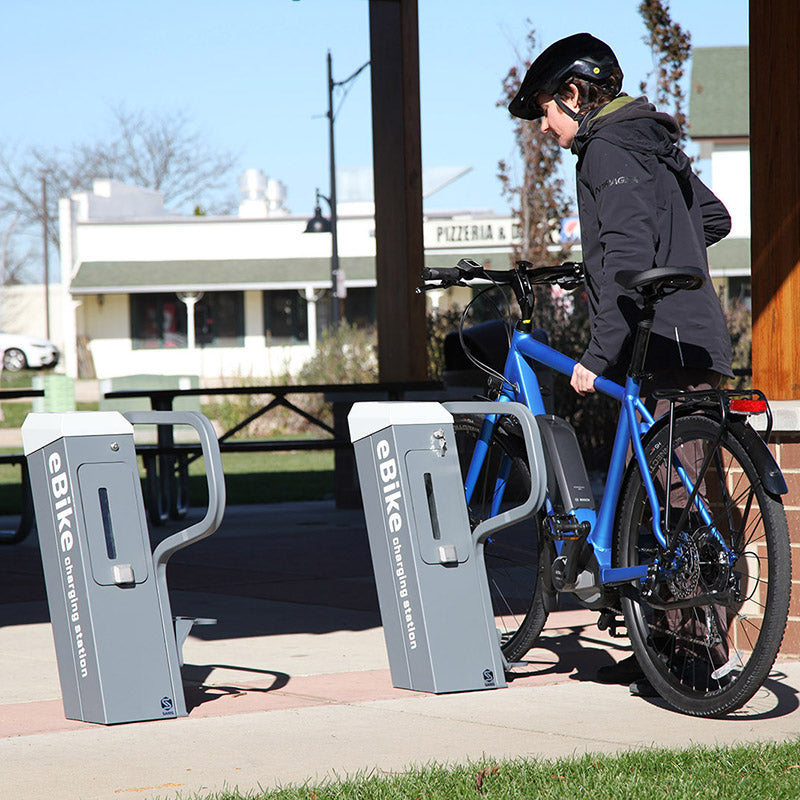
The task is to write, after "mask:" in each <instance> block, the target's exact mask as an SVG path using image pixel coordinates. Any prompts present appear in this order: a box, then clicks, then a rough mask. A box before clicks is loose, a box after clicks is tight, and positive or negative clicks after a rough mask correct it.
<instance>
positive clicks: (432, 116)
mask: <svg viewBox="0 0 800 800" xmlns="http://www.w3.org/2000/svg"><path fill="white" fill-rule="evenodd" d="M637 6H638V0H606V2H604V3H597V2H588V0H571V1H570V2H569V3H555V2H542V1H541V0H524V2H523V0H419V15H420V24H419V27H420V76H421V77H420V83H421V89H420V91H421V120H422V147H423V150H422V157H423V166H425V167H428V166H430V167H435V166H470V167H472V171H471V172H470V173H469V174H468V175H466V176H465V177H464V178H461V179H460V180H459V181H457V182H456V183H454V184H452V185H451V186H450V187H448V188H447V189H444V190H442V191H441V192H439V193H438V194H436V195H434V196H433V197H432V198H431V199H430V201H429V202H428V207H429V208H437V209H445V208H446V209H476V208H485V209H492V210H495V211H498V212H503V211H505V210H506V208H507V204H506V203H505V201H504V200H503V199H502V197H501V196H500V184H499V181H498V180H497V178H496V171H497V162H498V160H499V159H509V158H511V157H513V153H514V146H513V140H512V136H511V123H510V118H509V116H508V113H507V111H506V110H505V109H503V108H497V107H496V106H495V102H496V100H497V99H498V97H499V96H500V92H501V82H502V79H503V77H504V75H505V74H506V72H507V71H508V68H509V67H510V66H511V65H512V64H513V63H515V62H516V61H517V60H518V59H517V56H518V54H520V53H522V52H523V51H524V43H525V36H526V33H527V31H528V29H529V24H528V23H527V22H526V20H528V19H530V20H531V22H532V24H533V27H535V29H536V31H537V33H538V35H539V40H540V42H541V43H542V44H545V45H546V44H549V43H550V42H551V41H553V40H555V39H558V38H561V37H563V36H567V35H569V34H571V33H575V32H578V31H583V30H587V31H590V32H592V33H594V34H595V35H597V36H599V37H600V38H602V39H604V40H605V41H607V42H608V43H609V44H610V45H611V46H612V47H613V48H614V49H615V51H616V52H617V55H618V57H619V59H620V62H621V63H622V67H623V70H624V71H625V75H626V83H625V87H624V88H626V89H627V90H628V91H629V92H630V93H632V94H638V84H639V81H640V79H641V78H643V77H644V76H645V75H646V73H647V72H648V71H649V70H650V69H651V68H652V63H651V59H650V54H649V51H648V50H647V48H646V46H645V45H644V43H643V42H642V36H643V34H644V26H643V23H642V21H641V18H640V16H639V15H638V13H637V10H636V9H637ZM0 9H2V11H1V12H0V20H1V21H2V26H3V29H4V31H5V33H6V35H5V36H4V43H3V47H2V48H0V74H2V75H3V82H4V91H3V100H4V109H3V122H2V125H1V126H0V141H2V142H3V143H5V144H9V143H10V144H12V145H16V146H17V147H18V148H22V149H24V148H26V147H28V146H30V145H37V146H41V147H47V148H52V147H58V146H67V145H69V144H71V143H74V142H82V141H91V140H95V139H97V138H99V137H102V136H103V135H104V134H105V133H107V132H109V131H110V129H111V128H110V110H109V109H110V108H111V107H112V106H116V105H119V104H124V105H125V106H126V107H127V108H128V109H130V110H139V109H142V110H145V111H147V110H151V109H152V110H155V111H158V112H164V111H169V110H174V109H179V110H182V111H184V112H185V113H186V114H187V115H188V117H189V118H190V119H191V120H192V121H193V122H194V123H195V124H196V126H197V127H198V128H199V129H200V130H201V131H202V132H203V133H204V135H205V137H206V139H207V140H208V142H209V144H210V145H212V146H214V147H218V148H220V149H221V150H227V151H231V152H233V153H234V154H237V156H238V160H237V163H238V167H239V168H241V169H242V170H243V169H246V168H248V167H257V168H259V169H261V170H263V171H264V172H265V173H266V174H267V175H269V176H270V177H272V178H276V179H278V180H280V181H282V182H283V183H284V184H286V187H287V190H288V206H289V208H290V209H291V211H293V212H295V213H310V212H311V210H312V208H313V204H314V189H315V187H316V186H319V187H320V189H321V190H322V191H323V193H327V191H328V189H329V186H328V150H327V141H328V139H327V135H328V134H327V124H326V120H325V119H324V116H323V115H324V113H325V111H326V109H327V86H326V65H325V58H326V53H327V51H328V49H330V50H331V52H332V54H333V64H334V78H335V79H336V80H342V79H344V78H346V77H347V76H349V75H350V74H351V73H352V72H354V71H355V70H356V69H357V68H358V67H359V66H360V65H361V64H363V63H364V62H365V61H366V60H368V58H369V32H368V3H367V2H366V0H227V2H225V3H222V2H219V0H214V1H213V2H212V1H211V0H166V1H165V0H137V2H130V0H129V1H128V2H123V1H122V0H111V1H109V0H102V1H100V0H73V2H70V3H65V2H63V0H27V1H26V2H21V1H20V0H0ZM670 9H671V13H672V17H673V19H674V20H676V21H678V22H680V24H681V25H682V26H683V27H684V28H685V29H687V30H689V31H690V32H691V33H692V38H693V44H694V46H695V47H710V46H719V45H742V44H747V36H748V27H747V15H748V4H747V2H746V0H672V2H671V4H670ZM370 136H371V121H370V77H369V73H368V71H365V72H364V73H362V75H361V76H360V77H359V78H358V79H357V80H356V81H354V82H353V84H352V86H351V90H350V92H349V94H348V95H347V97H346V100H345V101H344V102H343V103H342V105H341V107H340V109H339V112H338V116H337V122H336V140H337V141H336V154H337V163H338V165H339V166H341V167H361V166H370V165H371V158H372V156H371V144H370ZM570 159H571V157H570V156H567V160H568V162H569V161H570ZM230 194H231V196H235V194H236V185H235V181H233V182H232V185H231V189H230Z"/></svg>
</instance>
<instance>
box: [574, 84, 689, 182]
mask: <svg viewBox="0 0 800 800" xmlns="http://www.w3.org/2000/svg"><path fill="white" fill-rule="evenodd" d="M593 139H604V140H605V141H607V142H610V143H612V144H616V145H619V146H620V147H624V148H625V149H627V150H633V151H635V152H638V153H643V154H646V155H653V156H655V157H656V158H658V160H659V161H662V162H664V163H665V164H666V166H668V167H669V168H670V169H671V170H673V171H674V172H676V173H678V174H682V175H685V174H687V170H688V171H689V172H690V171H691V162H690V161H689V159H688V157H687V156H686V155H685V154H684V153H683V151H682V150H681V149H680V148H679V147H678V146H677V142H678V140H679V139H680V128H679V127H678V123H677V122H676V121H675V119H674V117H671V116H670V115H669V114H665V113H663V112H661V111H656V108H655V106H654V105H653V104H652V103H650V102H649V101H648V99H647V98H646V97H638V98H633V97H629V96H628V95H620V96H619V97H617V98H616V99H614V100H612V101H611V102H610V103H606V105H604V106H601V107H600V108H597V109H594V110H593V111H591V112H590V113H589V114H588V115H587V116H586V118H585V119H584V120H583V121H582V122H581V125H580V127H579V128H578V132H577V133H576V134H575V139H574V141H573V143H572V151H573V152H574V153H575V154H576V155H577V156H578V157H579V158H580V157H581V156H582V155H583V152H584V151H585V149H586V147H587V146H588V144H589V142H591V141H592V140H593Z"/></svg>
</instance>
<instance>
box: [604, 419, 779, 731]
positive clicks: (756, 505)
mask: <svg viewBox="0 0 800 800" xmlns="http://www.w3.org/2000/svg"><path fill="white" fill-rule="evenodd" d="M720 429H721V423H720V422H719V421H718V420H717V419H715V418H713V417H708V416H702V415H691V416H687V417H682V418H678V419H677V420H676V421H675V430H674V449H673V463H672V469H671V475H670V476H669V482H667V475H666V471H667V461H668V459H667V450H668V432H667V430H666V429H664V430H662V431H661V432H660V433H659V434H657V435H656V436H654V437H653V438H652V439H651V440H650V441H649V442H647V443H646V444H645V455H646V458H647V463H648V467H649V470H650V474H651V475H652V477H653V481H654V483H655V486H656V491H657V493H658V496H659V499H660V503H661V508H662V511H661V513H662V522H663V517H664V511H663V509H664V506H665V498H666V496H667V491H666V488H667V487H668V486H669V487H670V489H671V492H670V507H671V508H670V516H671V522H670V525H671V526H672V525H674V524H675V523H677V522H678V519H679V517H680V511H681V510H682V509H683V507H684V506H685V505H686V503H687V502H688V493H687V492H686V491H685V489H684V488H683V486H682V484H681V481H680V478H679V477H678V474H677V471H676V464H677V463H680V464H682V465H683V467H684V468H685V469H686V472H687V474H688V475H689V477H690V479H692V480H694V478H695V477H696V475H697V473H698V470H699V469H700V465H701V463H702V462H703V459H704V457H705V456H706V454H707V453H709V452H712V450H713V447H714V442H715V441H716V439H717V436H718V435H719V434H720ZM699 496H700V497H701V498H702V501H703V503H704V504H705V506H706V508H707V509H708V510H709V512H710V515H711V518H712V520H711V523H712V524H711V525H709V524H705V523H704V522H703V520H702V519H701V518H700V515H699V513H697V511H696V510H692V511H691V512H690V514H689V519H688V522H687V524H686V525H685V526H683V529H682V530H681V531H679V532H678V534H677V536H676V537H675V539H674V541H673V542H672V544H673V549H672V551H671V552H669V553H665V552H664V551H663V550H662V549H661V548H659V547H658V546H657V544H656V541H655V538H654V536H653V532H652V513H651V509H650V504H649V502H648V500H647V497H646V494H645V487H644V483H643V481H642V477H641V474H640V472H639V470H638V469H634V470H632V471H631V472H630V473H629V475H628V479H627V481H626V484H625V487H624V488H623V494H622V500H621V506H620V512H619V517H618V529H617V553H616V555H617V563H618V564H619V566H623V567H625V566H633V565H636V564H652V563H653V561H654V559H655V558H656V557H658V559H659V563H660V565H661V569H660V570H659V574H658V577H657V578H656V579H655V580H654V582H653V583H652V585H651V586H650V587H649V588H650V589H651V590H652V591H651V594H649V596H648V597H649V602H648V598H647V597H645V596H641V595H639V593H638V592H637V593H633V594H628V595H627V596H625V593H623V598H622V610H623V613H624V616H625V623H626V625H627V628H628V636H629V637H630V639H631V644H632V645H633V649H634V652H635V653H636V657H637V659H638V660H639V664H640V665H641V667H642V669H643V671H644V673H645V675H646V676H647V678H648V679H649V680H650V682H651V683H652V685H653V687H654V688H655V689H656V691H658V693H659V694H660V695H661V696H662V697H663V698H664V699H665V700H666V701H667V702H669V703H670V704H671V705H672V706H674V707H675V708H676V709H678V710H680V711H682V712H684V713H686V714H691V715H694V716H704V717H715V716H722V715H724V714H727V713H730V712H731V711H734V710H736V709H737V708H740V707H741V706H743V705H744V704H745V703H746V702H747V701H748V700H750V698H751V697H752V696H753V695H754V694H755V692H756V691H757V690H758V689H759V687H760V686H761V685H762V683H763V682H764V680H765V679H766V678H767V676H768V674H769V671H770V669H771V668H772V665H773V663H774V661H775V657H776V655H777V653H778V649H779V647H780V644H781V640H782V638H783V632H784V629H785V627H786V619H787V615H788V608H789V591H790V585H791V565H790V548H789V535H788V530H787V525H786V515H785V513H784V511H783V505H782V503H781V501H780V498H779V497H777V496H775V495H771V494H769V493H768V492H767V491H766V489H765V488H764V486H763V485H762V483H761V480H760V479H759V474H758V470H757V469H756V467H755V464H754V459H753V457H752V455H751V454H750V452H749V451H748V445H747V443H746V442H743V441H742V440H741V439H739V438H737V437H736V436H735V435H734V434H733V433H732V432H731V431H730V429H729V430H727V431H726V432H725V433H724V434H723V435H722V438H721V440H720V443H719V446H718V447H717V448H716V450H713V458H712V460H711V463H710V466H709V468H708V471H707V472H706V473H705V475H704V477H703V478H702V479H701V481H700V490H699ZM722 543H724V546H725V547H727V548H729V549H730V550H731V551H732V552H733V559H731V558H729V557H728V556H727V554H726V552H725V547H723V546H722ZM734 559H735V560H734ZM731 560H733V563H732V564H731ZM640 588H641V585H640ZM694 598H697V600H696V602H695V601H694ZM677 604H680V606H679V605H677ZM665 605H666V606H668V607H667V608H664V607H663V606H665ZM659 606H661V607H659Z"/></svg>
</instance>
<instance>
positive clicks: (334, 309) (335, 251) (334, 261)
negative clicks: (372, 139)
mask: <svg viewBox="0 0 800 800" xmlns="http://www.w3.org/2000/svg"><path fill="white" fill-rule="evenodd" d="M334 86H335V84H334V82H333V60H332V58H331V51H330V50H328V131H329V142H330V162H331V197H330V206H331V248H332V252H331V322H332V324H333V326H334V327H336V326H338V324H339V320H340V318H341V314H340V304H339V298H338V297H337V284H338V279H339V238H338V235H337V224H336V223H337V219H338V217H337V214H336V154H335V150H334V145H333V122H334V119H333V87H334Z"/></svg>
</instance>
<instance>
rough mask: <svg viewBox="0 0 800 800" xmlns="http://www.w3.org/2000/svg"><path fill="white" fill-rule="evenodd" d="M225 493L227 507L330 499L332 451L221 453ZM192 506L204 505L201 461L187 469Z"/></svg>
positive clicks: (203, 479)
mask: <svg viewBox="0 0 800 800" xmlns="http://www.w3.org/2000/svg"><path fill="white" fill-rule="evenodd" d="M222 470H223V472H224V473H225V493H226V495H227V504H228V505H242V504H247V503H283V502H290V501H299V500H322V499H324V498H326V497H330V496H332V495H333V451H332V450H319V451H310V450H305V451H294V452H293V451H288V452H279V453H224V454H223V455H222ZM189 492H190V498H191V502H192V505H198V506H199V505H202V504H204V503H205V498H206V497H207V493H206V481H205V467H204V466H203V462H202V461H201V460H198V461H195V462H193V463H192V464H191V465H190V466H189Z"/></svg>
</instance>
